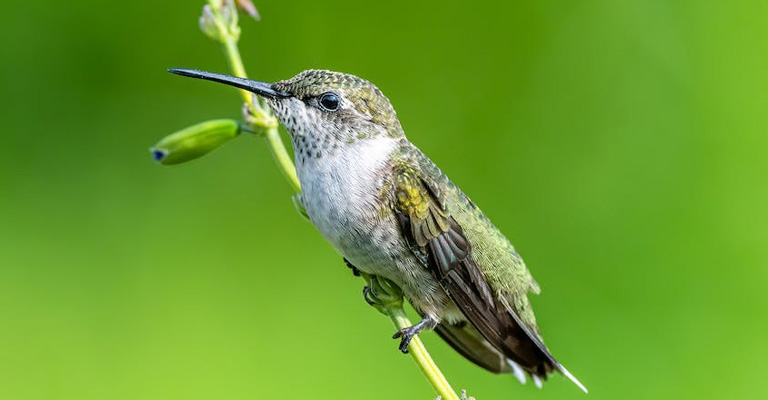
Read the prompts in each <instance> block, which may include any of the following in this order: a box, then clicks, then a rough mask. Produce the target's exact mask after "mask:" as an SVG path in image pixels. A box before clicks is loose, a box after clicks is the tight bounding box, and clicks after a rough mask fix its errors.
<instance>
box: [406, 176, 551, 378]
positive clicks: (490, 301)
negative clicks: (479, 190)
mask: <svg viewBox="0 0 768 400" xmlns="http://www.w3.org/2000/svg"><path fill="white" fill-rule="evenodd" d="M393 173H394V179H393V181H394V185H395V202H394V209H395V212H396V214H397V215H398V221H400V224H401V230H402V232H404V233H405V236H406V239H407V240H408V242H409V243H410V245H411V248H412V250H413V252H414V254H416V255H417V256H418V258H419V259H420V260H422V263H423V264H424V265H425V267H426V268H428V269H429V270H430V271H431V272H432V274H433V275H434V276H435V278H436V279H437V280H438V281H439V282H440V284H441V285H442V287H443V289H444V290H445V291H446V293H448V295H449V297H450V298H451V300H453V302H454V303H456V305H457V306H458V308H459V309H460V310H461V311H462V313H463V314H464V315H465V316H466V317H467V319H468V320H469V322H470V323H471V324H472V325H473V326H474V328H475V329H477V332H479V333H480V335H481V336H482V337H483V338H484V339H485V340H486V341H487V342H488V343H489V345H490V346H491V347H492V348H494V349H496V350H497V351H498V352H499V353H500V354H502V355H503V356H504V357H507V358H508V359H510V360H512V361H514V362H515V363H517V364H519V365H520V366H522V368H524V369H525V370H526V371H527V372H528V373H529V374H531V375H537V376H540V377H541V378H544V379H545V378H546V376H547V374H548V373H550V372H552V371H553V370H555V369H560V368H561V367H560V365H559V364H558V363H557V361H555V360H554V358H552V356H551V355H550V354H549V352H548V351H547V349H546V347H545V346H544V344H543V343H542V342H541V340H540V339H539V337H538V336H537V335H536V334H535V333H533V332H532V331H531V330H530V329H529V328H528V327H527V326H525V324H524V323H523V322H522V321H521V320H520V318H519V317H518V316H517V315H516V314H515V311H514V310H513V309H512V308H511V307H509V304H508V303H507V302H506V300H504V299H500V298H499V296H498V294H496V293H494V291H493V290H492V288H491V287H490V286H489V284H488V282H487V280H486V278H485V276H484V274H483V272H482V270H481V269H480V268H479V267H478V265H477V264H476V262H475V260H474V258H473V257H472V247H471V244H470V242H469V240H468V239H467V237H466V235H465V234H464V231H463V229H462V227H461V226H460V225H459V223H458V222H457V221H456V220H455V219H454V218H453V217H452V216H451V215H450V214H449V213H448V212H447V210H446V209H445V208H444V207H443V204H444V203H443V201H442V200H441V199H440V198H439V197H438V196H437V195H436V193H438V192H437V191H436V190H434V188H432V187H430V185H429V184H428V183H427V181H426V180H424V179H423V178H422V177H421V175H420V174H419V172H418V171H417V170H415V169H414V168H413V167H411V166H409V165H399V166H397V167H395V169H394V172H393ZM425 255H426V257H425ZM500 300H503V302H502V301H500ZM441 336H443V337H444V338H448V339H447V340H453V341H454V342H453V343H451V345H452V346H454V347H461V351H462V353H467V352H470V351H472V350H471V349H472V348H477V349H479V348H480V347H477V346H469V345H468V344H467V343H468V342H467V340H468V339H467V337H464V336H461V338H462V339H461V340H462V342H461V343H458V342H457V341H458V340H459V339H458V338H459V337H460V336H458V335H457V332H456V331H455V330H454V331H453V332H450V331H449V329H443V331H442V332H441ZM468 358H470V359H471V360H473V361H474V362H476V363H478V364H479V365H484V366H486V368H488V362H487V361H483V360H489V355H488V354H487V353H485V352H484V353H482V354H480V353H478V354H477V355H474V356H473V357H468ZM488 369H489V370H493V371H494V372H498V371H500V368H499V367H493V368H488Z"/></svg>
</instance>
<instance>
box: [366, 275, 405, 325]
mask: <svg viewBox="0 0 768 400" xmlns="http://www.w3.org/2000/svg"><path fill="white" fill-rule="evenodd" d="M361 275H362V276H363V277H365V278H366V279H367V280H368V285H366V286H365V287H363V298H364V299H365V302H366V303H368V304H369V305H371V306H373V308H375V309H377V310H379V312H380V313H382V314H384V315H388V312H387V310H390V309H396V308H402V307H403V291H402V290H401V289H400V288H399V287H397V285H395V284H394V283H392V282H390V281H388V280H387V279H384V278H379V277H377V276H376V275H368V274H363V273H361Z"/></svg>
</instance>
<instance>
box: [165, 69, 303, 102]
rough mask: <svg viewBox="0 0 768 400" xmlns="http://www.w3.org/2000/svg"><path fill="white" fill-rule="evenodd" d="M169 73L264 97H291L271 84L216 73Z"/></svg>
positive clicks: (185, 70)
mask: <svg viewBox="0 0 768 400" xmlns="http://www.w3.org/2000/svg"><path fill="white" fill-rule="evenodd" d="M168 72H170V73H172V74H176V75H181V76H188V77H190V78H197V79H205V80H207V81H213V82H219V83H223V84H225V85H229V86H234V87H236V88H240V89H244V90H247V91H249V92H251V93H256V94H258V95H259V96H262V97H269V98H285V97H291V94H290V93H286V92H281V91H278V90H275V88H274V87H273V86H272V84H271V83H265V82H259V81H254V80H250V79H245V78H239V77H237V76H231V75H224V74H217V73H214V72H206V71H198V70H196V69H182V68H171V69H169V70H168Z"/></svg>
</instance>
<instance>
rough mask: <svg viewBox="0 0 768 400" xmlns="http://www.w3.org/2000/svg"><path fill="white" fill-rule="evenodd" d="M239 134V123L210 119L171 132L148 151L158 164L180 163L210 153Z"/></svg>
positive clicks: (229, 120)
mask: <svg viewBox="0 0 768 400" xmlns="http://www.w3.org/2000/svg"><path fill="white" fill-rule="evenodd" d="M239 134H240V124H239V123H238V122H237V121H235V120H233V119H217V120H211V121H206V122H203V123H200V124H197V125H192V126H190V127H188V128H185V129H182V130H180V131H178V132H175V133H172V134H170V135H168V136H166V137H164V138H163V139H162V140H161V141H160V142H158V143H157V144H156V145H155V146H154V147H151V148H150V149H149V151H150V152H151V153H152V158H154V159H155V161H158V162H159V163H160V164H163V165H172V164H180V163H183V162H186V161H189V160H194V159H195V158H198V157H201V156H203V155H205V154H208V153H210V152H211V151H213V150H214V149H216V148H217V147H219V146H221V145H222V144H224V143H226V142H228V141H230V140H232V139H234V138H236V137H237V136H238V135H239Z"/></svg>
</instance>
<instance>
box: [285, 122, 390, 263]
mask: <svg viewBox="0 0 768 400" xmlns="http://www.w3.org/2000/svg"><path fill="white" fill-rule="evenodd" d="M396 146H397V140H396V139H392V138H389V137H384V136H381V137H376V138H369V139H362V140H357V141H355V142H353V143H344V144H340V145H339V147H340V148H339V149H336V150H335V151H332V152H329V153H327V154H322V155H321V157H320V158H312V157H309V158H307V159H306V160H304V161H303V162H301V161H299V162H297V173H298V175H299V180H300V181H301V189H302V194H301V199H302V204H303V205H304V208H305V209H306V210H307V215H309V219H310V221H312V223H313V224H314V225H315V227H317V229H318V230H319V231H320V233H321V234H322V235H323V237H324V238H325V239H326V240H328V241H329V242H330V243H331V244H332V245H333V246H334V247H335V248H336V250H337V251H339V252H340V253H341V254H343V255H344V256H345V257H348V258H349V256H351V255H353V253H356V252H358V251H368V252H370V251H371V250H372V249H370V248H367V249H361V247H368V246H367V242H369V241H370V237H371V235H373V234H374V233H375V232H374V231H376V230H380V226H379V225H381V222H382V221H381V213H380V212H379V210H380V209H381V206H382V205H381V204H379V202H380V198H379V194H380V191H381V187H382V185H383V181H384V179H386V178H387V177H388V174H387V171H388V170H389V168H390V166H389V164H388V160H389V159H390V154H391V153H392V151H393V150H394V149H395V148H396Z"/></svg>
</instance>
